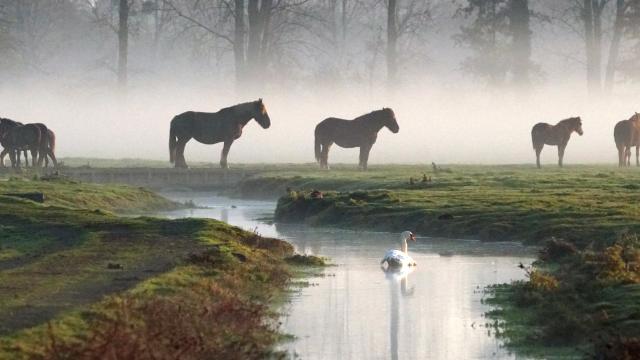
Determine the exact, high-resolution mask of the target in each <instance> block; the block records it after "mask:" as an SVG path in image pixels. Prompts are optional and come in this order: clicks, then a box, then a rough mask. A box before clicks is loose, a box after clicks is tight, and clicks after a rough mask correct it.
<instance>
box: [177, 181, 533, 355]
mask: <svg viewBox="0 0 640 360" xmlns="http://www.w3.org/2000/svg"><path fill="white" fill-rule="evenodd" d="M167 195H168V196H169V197H170V198H172V199H176V200H179V201H186V200H192V201H193V202H194V203H196V204H198V205H201V206H207V207H208V208H206V209H189V210H180V211H174V212H171V213H168V214H167V216H170V217H185V216H195V217H209V218H215V219H219V220H222V221H225V222H228V223H230V224H233V225H236V226H240V227H242V228H245V229H247V230H255V231H258V232H259V233H260V234H262V235H264V236H273V237H279V238H282V239H285V240H287V241H289V242H290V243H292V244H293V245H294V246H295V248H296V250H297V251H298V252H301V253H307V254H314V255H321V256H327V257H329V258H331V261H332V262H333V263H334V264H336V266H333V267H329V268H327V269H326V270H324V271H323V274H322V275H321V276H318V277H314V278H311V279H309V282H310V283H311V286H309V287H305V288H303V289H301V290H300V291H299V292H297V293H296V294H294V296H293V298H292V300H291V303H290V304H289V305H287V308H286V309H285V315H283V319H282V322H283V328H284V331H285V332H287V333H290V334H293V335H295V337H296V340H294V341H291V342H289V343H286V344H284V345H283V347H284V348H285V349H287V350H289V352H290V353H291V354H294V356H297V357H300V358H302V359H482V358H486V359H495V358H515V355H514V354H510V353H509V352H507V351H506V350H505V349H504V348H503V347H502V343H501V341H500V340H498V339H496V338H495V337H494V335H493V332H492V330H491V329H490V328H487V327H485V323H486V322H487V319H485V318H484V316H483V314H484V313H485V312H486V311H487V310H489V307H488V306H486V305H484V304H482V302H481V300H482V298H483V291H482V289H483V288H484V287H485V286H487V285H490V284H496V283H504V282H509V281H512V280H516V279H522V278H523V277H524V273H523V271H522V270H521V269H519V268H518V264H519V263H521V262H522V263H524V264H525V265H527V264H529V263H531V262H532V261H533V257H532V252H531V250H530V249H527V248H525V247H522V246H520V245H517V244H512V243H488V244H487V243H481V242H478V241H469V240H451V239H437V238H426V237H418V239H417V240H418V241H417V242H416V243H415V244H414V243H410V244H409V252H410V253H411V255H412V256H413V258H414V259H415V260H416V262H417V263H418V267H417V268H416V269H415V270H413V271H412V272H410V273H385V272H384V271H383V270H382V269H381V268H380V264H379V263H380V259H381V257H382V256H383V255H384V253H385V251H386V250H388V249H389V248H398V247H399V244H398V242H399V234H395V233H382V232H369V231H348V230H338V229H326V228H310V227H306V226H303V225H290V224H271V223H268V222H266V221H264V219H265V218H268V217H270V216H271V215H272V214H273V210H274V208H275V202H272V201H253V200H251V201H248V200H237V199H228V198H224V197H219V196H215V195H212V194H204V193H178V194H167ZM261 219H262V220H261Z"/></svg>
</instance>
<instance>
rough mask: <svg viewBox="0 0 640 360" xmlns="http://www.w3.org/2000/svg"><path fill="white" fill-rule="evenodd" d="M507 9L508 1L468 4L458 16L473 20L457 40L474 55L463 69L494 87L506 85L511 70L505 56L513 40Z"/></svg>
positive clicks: (485, 0)
mask: <svg viewBox="0 0 640 360" xmlns="http://www.w3.org/2000/svg"><path fill="white" fill-rule="evenodd" d="M507 6H508V3H507V0H468V1H467V2H466V3H465V4H464V5H461V6H460V8H459V9H458V11H457V13H456V15H458V16H462V17H463V18H465V19H468V20H471V23H470V24H468V25H464V26H462V28H461V29H460V33H459V34H457V35H456V36H455V40H456V41H457V42H458V43H459V44H462V45H464V46H467V47H468V48H469V49H470V50H471V52H472V54H471V55H470V56H469V57H467V58H466V59H465V60H464V61H463V62H462V69H463V70H464V71H467V72H469V73H471V74H473V75H476V76H478V77H481V78H485V79H487V81H488V83H489V84H490V85H501V84H503V83H504V82H505V79H506V76H507V71H508V69H509V66H508V61H507V58H506V57H505V56H504V55H505V54H506V52H507V47H508V40H509V39H508V35H507V30H508V19H507Z"/></svg>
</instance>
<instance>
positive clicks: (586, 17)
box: [582, 0, 600, 94]
mask: <svg viewBox="0 0 640 360" xmlns="http://www.w3.org/2000/svg"><path fill="white" fill-rule="evenodd" d="M582 20H583V22H584V40H585V53H586V57H587V89H588V91H589V93H590V94H594V93H596V92H597V91H596V90H597V88H598V87H599V86H600V85H599V83H598V82H597V80H596V79H597V77H596V76H595V72H596V69H595V66H594V61H595V55H594V50H595V47H594V37H593V7H592V0H584V5H583V8H582Z"/></svg>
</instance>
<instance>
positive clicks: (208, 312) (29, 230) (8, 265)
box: [0, 179, 292, 359]
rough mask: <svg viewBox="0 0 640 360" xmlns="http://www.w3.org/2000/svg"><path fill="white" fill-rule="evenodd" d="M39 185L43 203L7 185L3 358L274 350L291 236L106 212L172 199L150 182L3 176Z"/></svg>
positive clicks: (0, 247)
mask: <svg viewBox="0 0 640 360" xmlns="http://www.w3.org/2000/svg"><path fill="white" fill-rule="evenodd" d="M31 191H40V192H42V193H44V194H45V196H46V198H45V199H46V200H45V202H44V203H38V202H34V201H30V200H26V199H22V198H20V197H16V196H13V195H12V196H4V195H0V235H1V236H0V359H4V358H10V359H14V358H18V359H20V358H25V359H26V358H36V359H38V358H40V359H52V358H74V359H75V358H104V357H105V356H107V354H108V356H111V357H113V358H139V359H145V358H147V359H150V358H156V359H162V358H166V359H169V358H178V357H182V358H207V357H222V358H228V359H234V358H237V359H246V358H263V357H266V356H271V355H273V350H272V349H273V344H274V343H275V342H276V341H277V340H278V338H279V336H280V335H279V334H278V331H277V324H276V315H277V314H275V313H274V311H273V309H272V307H271V306H270V305H271V304H272V303H273V301H274V299H276V298H278V297H282V294H283V292H284V291H285V287H286V283H287V281H288V279H289V272H288V267H287V265H286V257H288V256H289V255H291V253H292V247H291V246H290V245H289V244H287V243H285V242H282V241H279V240H275V239H267V238H262V237H260V236H258V235H256V234H253V233H248V232H245V231H243V230H240V229H238V228H235V227H231V226H228V225H226V224H224V223H221V222H218V221H215V220H205V219H184V220H165V219H156V218H149V217H119V216H116V215H113V214H112V213H111V212H110V211H117V210H122V209H129V210H131V209H135V210H139V211H147V210H151V209H155V210H159V209H166V208H171V207H174V206H176V205H175V204H173V203H171V202H170V201H168V200H166V199H163V198H161V197H159V196H157V195H155V194H153V193H149V192H147V191H145V190H142V189H137V188H130V187H119V186H97V185H88V184H77V183H73V182H67V181H60V180H56V181H33V180H24V179H14V180H6V181H0V194H5V193H26V192H31ZM104 209H106V210H109V211H104ZM212 325H214V326H212Z"/></svg>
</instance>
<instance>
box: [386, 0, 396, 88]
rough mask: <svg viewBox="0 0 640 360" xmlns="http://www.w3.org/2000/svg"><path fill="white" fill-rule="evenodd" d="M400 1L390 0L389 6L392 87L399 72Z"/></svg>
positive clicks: (388, 74) (388, 44)
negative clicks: (398, 20) (398, 7)
mask: <svg viewBox="0 0 640 360" xmlns="http://www.w3.org/2000/svg"><path fill="white" fill-rule="evenodd" d="M397 6H398V3H397V0H389V5H388V8H387V82H388V84H389V86H390V87H393V86H394V85H395V83H396V76H397V72H398V63H397V61H398V54H397V42H398V25H397V18H398V9H397Z"/></svg>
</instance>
